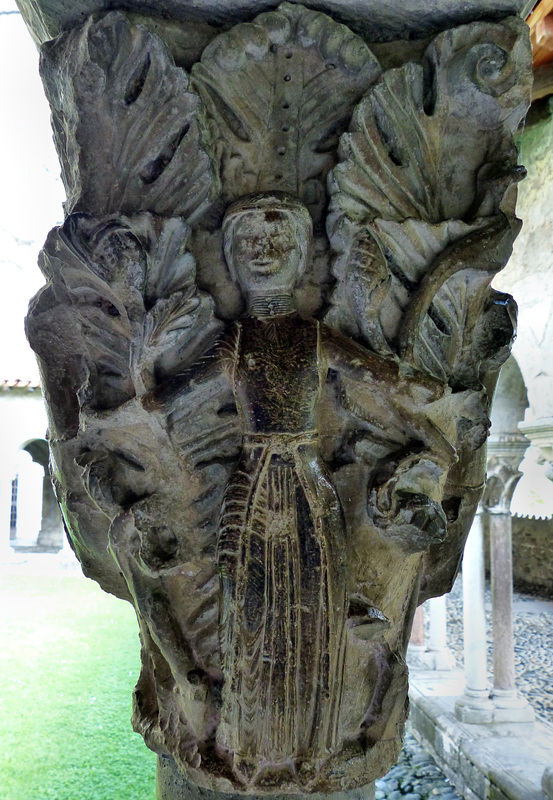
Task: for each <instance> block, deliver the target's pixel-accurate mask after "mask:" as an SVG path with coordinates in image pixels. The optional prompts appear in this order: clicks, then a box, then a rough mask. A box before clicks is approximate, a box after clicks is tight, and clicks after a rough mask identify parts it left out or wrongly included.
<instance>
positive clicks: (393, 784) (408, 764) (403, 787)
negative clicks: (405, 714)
mask: <svg viewBox="0 0 553 800" xmlns="http://www.w3.org/2000/svg"><path fill="white" fill-rule="evenodd" d="M403 798H406V800H407V799H408V800H461V796H460V795H458V794H457V792H456V791H455V789H454V788H453V786H452V785H451V784H450V782H449V781H448V779H447V778H446V777H445V775H444V774H443V772H441V770H440V769H439V768H438V767H437V766H436V763H435V761H434V759H433V758H432V757H431V756H429V755H428V753H427V752H426V750H424V749H423V748H422V747H421V746H420V744H419V743H418V742H417V740H416V739H415V738H414V736H412V735H411V734H410V733H407V734H406V735H405V743H404V745H403V750H402V751H401V755H400V757H399V761H398V763H397V764H396V766H395V767H392V769H391V770H390V772H389V773H388V774H387V775H386V777H384V778H382V779H381V780H379V781H376V791H375V800H403Z"/></svg>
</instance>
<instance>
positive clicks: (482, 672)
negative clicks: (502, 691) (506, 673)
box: [455, 507, 493, 723]
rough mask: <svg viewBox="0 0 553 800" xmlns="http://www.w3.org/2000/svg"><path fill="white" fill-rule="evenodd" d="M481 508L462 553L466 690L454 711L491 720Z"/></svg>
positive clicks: (482, 720)
mask: <svg viewBox="0 0 553 800" xmlns="http://www.w3.org/2000/svg"><path fill="white" fill-rule="evenodd" d="M482 522H483V510H482V508H481V507H479V509H478V511H477V514H476V516H475V518H474V522H473V524H472V528H471V530H470V533H469V536H468V539H467V543H466V545H465V553H464V555H463V633H464V649H465V680H466V685H465V691H464V694H463V696H462V697H461V698H459V700H458V701H457V703H456V706H455V711H456V714H457V717H458V719H460V720H461V721H462V722H480V723H485V722H491V721H492V718H493V704H492V702H491V700H490V694H489V690H488V670H487V640H486V609H485V593H484V592H485V572H484V532H483V524H482Z"/></svg>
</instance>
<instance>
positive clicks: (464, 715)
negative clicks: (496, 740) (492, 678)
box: [455, 689, 494, 725]
mask: <svg viewBox="0 0 553 800" xmlns="http://www.w3.org/2000/svg"><path fill="white" fill-rule="evenodd" d="M493 715H494V706H493V703H492V701H491V700H490V695H489V692H488V691H487V690H485V689H465V692H464V694H463V695H461V697H459V699H458V700H457V701H456V703H455V716H456V717H457V719H458V720H459V722H468V723H471V724H475V725H487V724H489V723H491V722H493V721H494V718H493Z"/></svg>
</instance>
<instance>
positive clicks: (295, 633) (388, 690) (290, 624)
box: [28, 3, 531, 796]
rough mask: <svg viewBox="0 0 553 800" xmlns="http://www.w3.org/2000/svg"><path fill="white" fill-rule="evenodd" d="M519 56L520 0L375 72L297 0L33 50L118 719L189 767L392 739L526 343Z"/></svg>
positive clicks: (52, 341)
mask: <svg viewBox="0 0 553 800" xmlns="http://www.w3.org/2000/svg"><path fill="white" fill-rule="evenodd" d="M244 13H245V12H244ZM246 16H247V15H246ZM233 21H235V20H234V19H233ZM195 30H197V29H195ZM401 52H403V51H401ZM529 52H530V51H529V45H528V42H527V36H526V30H525V26H524V24H523V23H522V21H521V20H520V19H517V18H513V17H509V18H507V19H504V20H503V21H501V22H496V23H494V22H474V23H471V24H469V25H464V26H460V27H457V28H454V29H452V30H448V31H445V32H443V33H440V34H439V35H438V36H436V37H435V38H434V39H433V40H432V41H430V42H429V43H428V44H427V45H426V46H425V48H424V49H423V50H421V52H420V58H419V60H418V62H417V63H414V62H408V63H405V64H400V65H399V66H395V67H393V68H391V69H385V68H383V67H381V66H380V64H379V62H378V60H377V58H376V56H375V55H374V54H373V53H372V51H371V49H370V47H368V46H367V44H366V42H365V41H363V39H362V38H361V37H360V36H358V35H357V34H356V33H355V32H353V31H351V30H348V29H347V28H346V27H344V26H343V25H341V24H338V23H337V22H336V21H333V20H332V19H330V17H328V16H326V15H324V14H321V13H320V12H318V11H315V10H313V9H306V8H304V7H303V6H301V5H299V4H290V3H282V4H281V5H280V6H279V7H278V8H277V9H276V10H273V11H270V12H268V13H265V14H262V15H261V16H259V17H257V18H255V19H253V18H248V20H247V21H246V22H242V21H240V22H239V24H237V25H235V27H233V28H232V30H230V31H225V32H223V33H221V34H220V35H219V36H217V37H216V38H214V39H213V40H212V41H211V42H210V43H209V44H207V46H206V47H205V49H204V51H203V53H202V54H199V55H198V60H197V61H196V63H195V64H193V65H192V66H191V67H190V70H189V71H190V76H191V79H190V80H189V79H188V76H187V74H186V73H185V72H184V71H183V70H182V69H181V68H180V67H177V66H175V64H174V62H173V59H172V56H171V55H170V52H169V50H168V49H167V48H166V47H165V46H164V44H163V43H162V42H161V41H160V40H159V38H158V37H157V36H156V35H155V34H154V33H152V31H151V29H146V28H145V27H143V26H141V25H136V24H135V22H134V21H133V19H131V18H129V17H128V16H125V15H123V14H121V13H118V12H114V13H110V14H107V15H98V16H95V17H92V18H90V19H88V20H87V21H86V22H84V24H83V25H82V26H80V27H77V28H74V29H73V30H71V31H69V32H67V33H64V34H63V35H62V36H60V37H59V38H58V39H57V40H56V41H54V42H52V43H50V44H48V45H47V46H46V47H45V49H44V54H43V61H42V72H43V76H44V80H45V84H46V87H47V92H48V94H49V97H50V99H51V103H52V107H53V117H54V127H55V133H56V141H57V145H58V148H59V151H60V157H61V160H62V165H63V177H64V181H65V183H66V186H67V190H68V198H69V199H68V206H67V209H66V211H67V219H66V221H65V223H64V225H63V226H61V227H60V228H57V229H54V230H53V231H52V232H51V234H50V235H49V237H48V240H47V242H46V245H45V248H44V250H43V254H42V257H41V266H42V268H43V271H44V273H45V275H46V276H47V278H48V285H47V286H46V287H45V288H44V289H43V290H42V292H41V293H39V295H37V297H36V298H35V300H34V301H33V303H32V307H31V312H30V315H29V318H28V332H29V338H30V340H31V343H32V345H33V347H34V349H35V350H36V352H37V353H38V355H39V360H40V365H41V370H42V373H43V385H44V388H45V394H46V396H47V399H48V401H49V405H50V412H49V413H50V438H51V450H52V459H53V464H52V468H53V472H54V475H55V480H56V485H57V491H58V497H59V499H60V502H61V504H62V507H63V512H64V516H65V520H66V523H67V526H68V528H69V531H70V535H71V539H72V542H73V546H74V548H75V550H76V552H77V554H78V556H79V558H80V560H81V562H82V564H83V568H84V569H85V571H86V573H87V574H89V575H90V576H91V577H93V578H95V579H96V580H98V581H99V582H100V584H101V585H102V586H103V587H104V588H105V589H107V590H108V591H111V592H114V593H115V594H117V595H118V596H120V597H122V598H124V599H127V600H131V602H133V604H134V606H135V608H136V611H137V615H138V619H139V624H140V631H141V639H142V644H143V649H142V673H141V676H140V679H139V682H138V685H137V687H136V691H135V703H134V717H133V721H134V725H135V728H136V729H137V730H139V731H140V732H141V733H142V734H143V736H144V738H145V740H146V742H147V744H148V745H149V746H150V747H151V748H152V749H153V750H155V751H156V752H157V753H159V754H160V755H161V756H170V757H171V758H172V759H174V762H175V763H176V765H177V768H178V770H180V772H181V773H182V774H183V775H184V776H185V777H186V780H188V781H191V782H192V783H193V784H196V785H199V786H201V787H204V788H206V789H210V790H213V789H215V790H217V791H223V792H229V793H232V792H234V793H236V792H243V793H249V794H250V795H256V796H257V795H263V794H267V795H271V794H273V795H275V794H279V793H283V794H293V793H302V792H307V793H321V792H326V793H331V792H341V791H344V790H348V789H355V788H357V787H363V786H365V785H367V784H369V783H370V782H371V781H373V780H374V779H375V778H376V777H378V776H380V775H381V774H383V773H384V772H385V771H386V770H387V769H388V767H389V766H390V764H391V763H393V761H394V760H395V759H396V757H397V753H398V750H399V747H400V740H401V733H402V729H403V723H404V721H405V716H406V699H407V670H406V666H405V661H404V656H405V647H406V643H407V641H408V638H409V630H410V626H411V621H412V616H413V613H414V610H415V607H416V605H417V602H419V601H420V600H422V599H424V598H425V597H428V596H433V595H438V594H441V593H443V592H444V591H447V590H448V588H449V587H450V585H451V583H452V581H453V579H454V577H455V574H456V571H457V569H458V566H459V560H460V556H461V553H462V549H463V544H464V540H465V538H466V535H467V532H468V529H469V526H470V522H471V520H472V516H473V514H474V510H475V507H476V504H477V502H478V499H479V497H480V494H481V491H482V485H483V480H484V471H485V447H484V442H485V440H486V436H487V430H488V427H489V419H488V411H489V393H490V392H491V390H492V387H493V385H494V381H495V377H496V375H497V371H498V369H499V367H500V366H501V364H502V363H503V361H504V360H505V358H506V357H507V355H508V352H509V345H510V342H511V339H512V336H513V330H514V316H515V310H514V303H513V301H512V299H511V298H509V297H508V296H507V295H504V294H499V293H497V292H494V291H493V290H491V289H490V281H491V280H492V278H493V276H494V275H495V274H496V272H497V271H498V270H499V269H501V267H502V266H503V265H504V263H505V261H506V259H507V258H508V256H509V253H510V250H511V245H512V241H513V238H514V236H515V235H516V232H517V230H518V222H517V220H516V218H515V217H514V184H515V183H516V182H517V181H518V179H519V178H520V170H519V168H518V167H517V162H516V150H515V148H514V145H513V142H512V135H513V132H514V131H515V130H516V127H517V125H518V121H519V119H520V117H521V116H522V115H523V113H524V111H525V108H526V106H527V103H528V98H529V93H530V84H531V73H530V68H529ZM200 56H201V58H200ZM393 60H394V59H392V61H393ZM399 60H400V61H401V59H399ZM397 62H398V59H396V60H395V63H397ZM348 128H349V132H345V131H346V130H347V129H348ZM327 186H328V188H327Z"/></svg>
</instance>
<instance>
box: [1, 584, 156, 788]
mask: <svg viewBox="0 0 553 800" xmlns="http://www.w3.org/2000/svg"><path fill="white" fill-rule="evenodd" d="M0 603H1V608H2V612H1V617H2V621H1V622H0V634H1V650H0V798H1V800H153V798H154V796H155V755H154V754H153V753H151V752H150V751H149V750H148V749H147V748H146V746H145V745H144V743H143V741H142V739H141V737H140V736H139V735H138V734H136V733H133V730H132V728H131V724H130V716H131V693H132V689H133V686H134V684H135V683H136V680H137V677H138V671H139V664H140V659H139V641H138V627H137V624H136V618H135V616H134V612H133V610H132V608H131V606H130V605H129V604H128V603H125V602H123V601H122V600H117V599H115V598H114V597H112V596H111V595H107V594H105V593H104V592H102V590H101V589H100V588H99V587H98V586H97V585H96V584H95V583H93V582H92V581H90V580H85V579H81V578H75V577H63V578H44V577H30V576H11V575H10V576H2V577H0Z"/></svg>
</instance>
